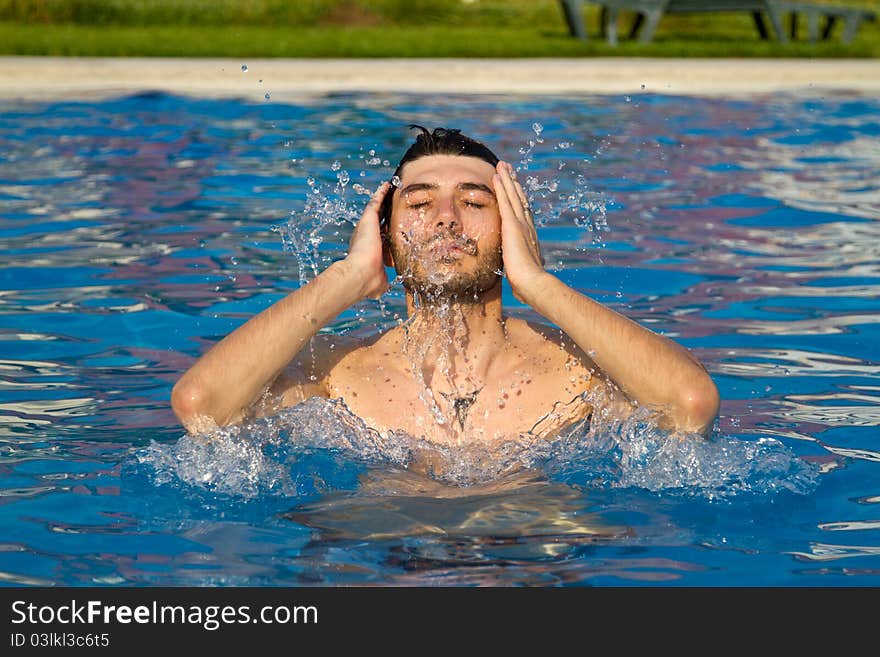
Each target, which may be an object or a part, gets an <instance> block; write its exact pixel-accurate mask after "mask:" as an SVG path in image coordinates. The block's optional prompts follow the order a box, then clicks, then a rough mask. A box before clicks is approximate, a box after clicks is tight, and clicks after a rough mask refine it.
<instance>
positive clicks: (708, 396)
mask: <svg viewBox="0 0 880 657" xmlns="http://www.w3.org/2000/svg"><path fill="white" fill-rule="evenodd" d="M679 407H680V409H681V416H682V422H681V425H682V426H681V428H682V429H684V430H686V431H691V432H695V433H700V434H703V435H704V436H705V435H708V433H709V431H711V429H712V426H713V425H714V424H715V419H716V418H717V417H718V412H719V410H720V408H721V397H720V395H719V394H718V388H717V387H716V385H715V383H714V382H713V381H712V379H711V378H710V377H709V376H708V375H707V376H706V377H705V380H703V381H700V382H699V383H695V384H694V385H693V386H691V387H689V388H688V389H687V390H684V391H682V397H681V401H680V403H679Z"/></svg>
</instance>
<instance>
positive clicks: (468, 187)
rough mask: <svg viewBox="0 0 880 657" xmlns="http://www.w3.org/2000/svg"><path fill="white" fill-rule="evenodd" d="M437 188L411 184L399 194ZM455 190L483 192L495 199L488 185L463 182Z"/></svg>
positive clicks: (435, 187) (428, 184)
mask: <svg viewBox="0 0 880 657" xmlns="http://www.w3.org/2000/svg"><path fill="white" fill-rule="evenodd" d="M439 187H440V185H438V184H437V183H412V184H410V185H407V186H406V187H404V188H403V189H401V190H400V193H401V195H403V194H410V193H412V192H421V191H425V190H433V189H437V188H439ZM455 188H456V189H457V190H459V191H478V192H485V193H486V194H489V195H490V196H492V198H494V197H495V192H494V191H493V190H492V188H491V187H489V186H488V185H484V184H483V183H476V182H463V183H459V184H458V185H456V186H455Z"/></svg>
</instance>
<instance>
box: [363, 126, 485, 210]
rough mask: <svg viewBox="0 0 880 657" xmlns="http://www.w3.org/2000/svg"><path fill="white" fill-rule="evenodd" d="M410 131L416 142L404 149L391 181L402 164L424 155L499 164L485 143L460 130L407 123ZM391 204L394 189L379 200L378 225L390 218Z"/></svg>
mask: <svg viewBox="0 0 880 657" xmlns="http://www.w3.org/2000/svg"><path fill="white" fill-rule="evenodd" d="M409 128H410V129H415V130H418V131H419V134H418V135H416V140H415V142H413V143H412V144H411V145H410V147H409V148H408V149H407V151H406V153H404V154H403V157H402V158H400V163H399V164H398V165H397V168H396V169H395V170H394V174H393V175H392V177H391V178H392V180H394V178H395V177H398V178H399V176H400V172H401V171H403V167H404V165H406V163H407V162H412V161H413V160H417V159H419V158H420V157H425V156H426V155H462V156H465V157H477V158H480V159H481V160H484V161H486V162H488V163H489V164H491V165H492V166H493V167H494V166H496V165H497V164H498V157H497V156H496V155H495V153H493V152H492V151H491V150H489V148H488V147H487V146H486V145H485V144H481V143H480V142H478V141H476V140H474V139H471V138H470V137H468V136H466V135H463V134H461V130H458V129H456V128H434V131H433V132H432V131H430V130H428V129H427V128H426V127H424V126H421V125H418V124H415V123H410V124H409ZM393 203H394V187H392V188H391V189H389V190H388V193H387V194H385V198H384V199H382V207H381V208H379V222H380V225H381V226H383V227H387V225H388V221H389V220H390V219H391V206H392V205H393Z"/></svg>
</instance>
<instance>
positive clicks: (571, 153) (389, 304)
mask: <svg viewBox="0 0 880 657" xmlns="http://www.w3.org/2000/svg"><path fill="white" fill-rule="evenodd" d="M444 107H445V108H455V109H454V110H449V109H441V108H438V106H437V104H436V103H435V102H433V101H432V99H430V98H427V97H423V96H420V95H415V94H412V95H398V94H378V95H377V94H370V95H368V94H335V95H327V96H324V97H320V98H314V99H309V100H304V101H303V102H302V103H301V104H283V103H280V102H275V101H269V100H267V101H266V102H265V103H251V102H245V101H236V100H214V99H192V98H186V97H177V96H171V95H163V94H143V95H135V96H127V97H120V98H116V99H110V100H99V101H96V102H72V101H63V102H62V101H59V102H39V103H38V102H13V101H8V100H7V101H0V240H2V245H3V259H2V266H0V527H2V532H0V582H2V583H4V584H7V585H33V586H51V585H73V586H80V585H83V586H84V585H106V586H132V585H133V586H141V585H146V586H159V585H175V586H191V585H217V586H241V585H256V586H291V585H297V586H311V585H314V586H328V585H342V584H346V585H347V584H356V585H359V584H363V585H376V584H378V585H382V584H394V585H449V586H457V585H489V586H508V585H534V586H741V585H753V586H876V585H877V584H878V582H880V431H878V425H880V411H878V408H880V370H878V366H880V346H878V345H880V330H878V328H877V327H878V322H880V302H878V298H880V239H878V238H880V146H878V145H880V139H878V137H880V99H878V98H875V97H865V96H863V95H859V94H857V93H843V92H835V93H828V94H822V93H821V92H819V91H815V90H812V91H809V92H805V93H803V94H767V95H764V96H756V97H751V98H748V99H721V98H682V97H675V96H664V95H654V94H642V95H637V96H633V97H625V96H577V97H575V96H461V97H454V98H451V99H450V100H449V101H448V103H445V104H444ZM411 122H415V123H422V124H425V125H428V126H437V125H443V126H448V127H459V128H462V129H463V130H464V132H465V133H467V134H471V135H473V136H475V137H477V138H480V139H483V140H485V141H486V142H487V143H489V145H490V146H491V147H492V148H493V149H494V150H495V151H496V152H498V153H499V154H500V155H501V156H502V157H504V158H506V159H508V160H511V161H512V162H514V164H516V165H517V167H518V168H519V170H520V177H521V179H524V180H527V181H528V182H527V186H528V189H529V193H530V195H531V196H532V199H533V204H534V207H535V210H536V213H537V216H538V222H539V225H540V231H539V234H540V236H541V239H542V242H543V245H544V252H545V257H546V260H547V266H548V268H549V269H551V270H552V271H553V272H554V273H556V275H558V276H560V277H561V278H562V279H563V280H565V281H566V282H567V283H569V284H570V285H572V286H574V287H575V288H577V289H579V290H580V291H582V292H584V293H586V294H589V295H591V296H593V297H595V298H597V299H599V300H601V301H603V302H605V303H607V304H609V305H611V306H612V307H614V308H616V309H618V310H620V311H622V312H624V313H625V314H627V315H628V316H630V317H632V318H634V319H636V320H638V321H640V322H642V323H644V324H646V325H647V326H650V327H651V328H652V329H654V330H656V331H660V332H663V333H664V334H666V335H668V336H670V337H672V338H674V339H676V340H678V341H680V342H681V343H682V344H684V345H686V346H687V347H689V348H691V349H692V350H693V351H694V352H695V353H696V354H697V355H698V356H699V358H700V359H701V360H702V361H703V362H704V363H705V364H706V366H707V368H708V369H709V371H710V372H711V374H712V375H713V377H714V379H715V381H716V382H717V384H718V387H719V389H720V392H721V395H722V399H723V402H722V407H721V414H720V417H719V419H718V421H717V423H716V426H715V427H714V429H713V431H712V433H711V435H710V437H709V438H708V440H705V441H703V440H697V439H694V440H684V441H683V440H680V439H679V438H677V437H671V436H669V435H666V434H664V433H663V432H662V431H660V430H658V429H656V428H655V427H653V426H652V425H651V423H650V421H649V420H648V419H645V418H639V417H635V418H634V419H632V420H631V421H628V422H625V423H620V422H615V421H613V419H609V420H607V421H604V422H595V423H594V424H593V426H591V427H575V428H573V429H572V430H571V431H569V432H568V433H567V434H566V435H564V436H562V437H560V438H558V439H556V440H554V441H552V442H550V443H545V444H541V445H532V446H526V445H508V446H507V447H505V448H504V449H501V450H496V451H494V452H491V453H484V452H481V451H480V450H478V449H476V448H473V447H471V448H468V447H463V448H459V449H449V450H445V451H442V452H441V451H439V450H438V455H437V458H439V459H441V460H442V461H443V462H444V463H445V466H446V467H445V468H444V469H443V472H444V474H443V475H438V476H436V477H435V478H433V479H428V478H427V477H426V476H425V475H420V474H416V473H414V472H411V471H409V470H408V469H407V465H408V459H409V456H410V455H411V453H412V451H413V450H414V449H416V448H418V447H419V446H418V445H417V444H416V442H415V441H407V440H405V439H403V438H401V440H400V441H397V442H395V441H392V440H378V439H377V437H376V436H374V435H372V434H371V433H370V432H368V431H365V430H364V428H363V427H360V426H358V424H357V422H356V421H355V419H353V418H351V417H349V416H348V415H347V414H346V413H345V409H340V408H338V405H334V404H333V403H330V402H320V401H317V400H313V401H310V402H308V403H306V404H304V405H303V406H300V407H297V408H294V409H290V410H288V411H285V412H282V413H281V414H279V415H278V416H276V417H272V418H266V419H264V420H261V421H259V422H257V423H254V424H252V425H248V426H244V427H239V428H231V429H226V430H222V431H220V432H218V434H217V435H215V436H213V439H212V440H211V441H207V442H206V441H201V440H198V439H194V438H190V437H187V436H185V435H184V433H183V431H182V430H181V428H180V426H179V425H178V424H177V422H176V420H175V418H174V416H173V414H172V413H171V411H170V408H169V394H170V390H171V387H172V385H173V384H174V382H175V380H176V379H177V377H178V376H179V375H180V374H181V373H182V372H183V371H184V370H185V369H186V368H187V367H188V366H189V365H190V364H191V363H192V362H193V360H194V359H195V358H196V357H197V356H198V355H200V354H201V353H203V352H204V350H205V349H206V348H207V347H208V346H210V345H211V344H212V343H213V342H215V341H216V340H217V339H219V338H220V337H222V336H223V335H225V334H226V333H228V332H229V331H230V330H231V329H233V328H234V327H236V326H238V325H239V324H240V323H242V322H243V321H244V320H245V319H246V318H247V317H249V316H251V315H252V314H254V313H256V312H258V311H260V310H262V309H263V308H265V307H266V306H268V305H269V304H270V303H272V302H273V301H275V300H277V299H279V298H280V297H282V296H283V295H284V294H286V293H288V292H289V291H291V290H293V289H295V288H297V287H298V286H299V285H300V284H301V283H302V282H303V281H307V280H309V279H310V278H311V277H312V276H314V274H315V273H316V272H318V271H320V270H321V269H322V268H323V267H324V266H326V264H327V263H329V262H331V261H332V260H334V259H336V258H339V257H342V255H343V254H344V252H345V247H346V244H347V240H348V236H349V235H350V231H351V221H352V220H353V219H354V218H356V217H357V216H358V214H359V210H360V207H361V206H362V205H363V202H364V200H365V196H363V195H362V191H363V190H364V189H367V190H371V189H373V188H375V186H376V185H377V184H378V182H379V181H380V180H382V179H385V178H387V177H388V176H389V175H390V173H391V171H392V169H393V166H394V164H396V160H397V158H398V157H399V156H400V154H401V153H402V151H403V149H404V148H405V146H406V145H407V144H408V142H409V139H410V134H409V133H408V131H407V130H406V129H405V125H406V124H407V123H411ZM505 303H506V304H507V306H508V309H509V311H510V313H511V314H515V315H517V316H521V317H529V318H534V315H533V314H531V311H530V310H529V309H528V308H525V307H523V306H521V305H519V304H518V303H517V302H516V300H515V299H513V297H512V295H510V294H509V290H508V289H505ZM404 309H405V306H404V298H403V294H402V290H401V287H400V285H399V284H396V285H395V286H394V287H393V288H392V290H391V291H390V292H389V294H388V295H386V297H385V298H384V299H383V300H382V301H381V302H373V301H369V302H364V303H363V304H361V305H360V306H358V307H356V308H353V309H351V310H350V311H348V312H346V313H344V314H343V315H342V316H340V317H339V318H338V319H337V320H336V321H335V322H334V323H333V324H332V325H330V326H329V327H327V330H331V331H334V332H348V331H363V330H374V329H376V328H381V327H383V326H387V325H389V324H391V323H393V322H394V321H395V320H396V318H397V317H399V316H400V315H401V314H402V313H403V312H404ZM646 375H650V373H646Z"/></svg>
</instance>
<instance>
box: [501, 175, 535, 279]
mask: <svg viewBox="0 0 880 657" xmlns="http://www.w3.org/2000/svg"><path fill="white" fill-rule="evenodd" d="M502 165H503V166H502ZM499 169H500V170H501V172H502V175H501V179H502V181H504V180H505V179H506V181H507V183H508V184H506V185H505V186H504V189H505V193H506V195H507V196H508V198H509V199H510V198H511V197H512V198H513V199H516V204H514V203H513V202H511V205H512V206H514V207H515V208H517V209H518V211H517V212H516V213H515V214H516V216H517V219H519V220H520V222H522V224H523V226H524V227H525V228H526V243H527V244H528V246H529V249H530V250H531V251H532V253H533V254H534V255H535V257H536V258H538V259H539V260H540V262H541V264H542V265H543V264H544V255H543V254H542V253H541V243H540V242H539V241H538V231H537V229H536V228H535V221H534V218H533V217H532V213H531V210H530V209H529V202H528V199H527V197H526V194H525V190H523V188H522V185H520V184H519V182H518V181H516V180H515V178H514V176H515V175H516V173H515V172H514V170H513V167H512V166H511V165H510V164H509V163H507V162H504V163H501V164H499ZM503 174H507V175H506V176H505V175H503Z"/></svg>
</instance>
